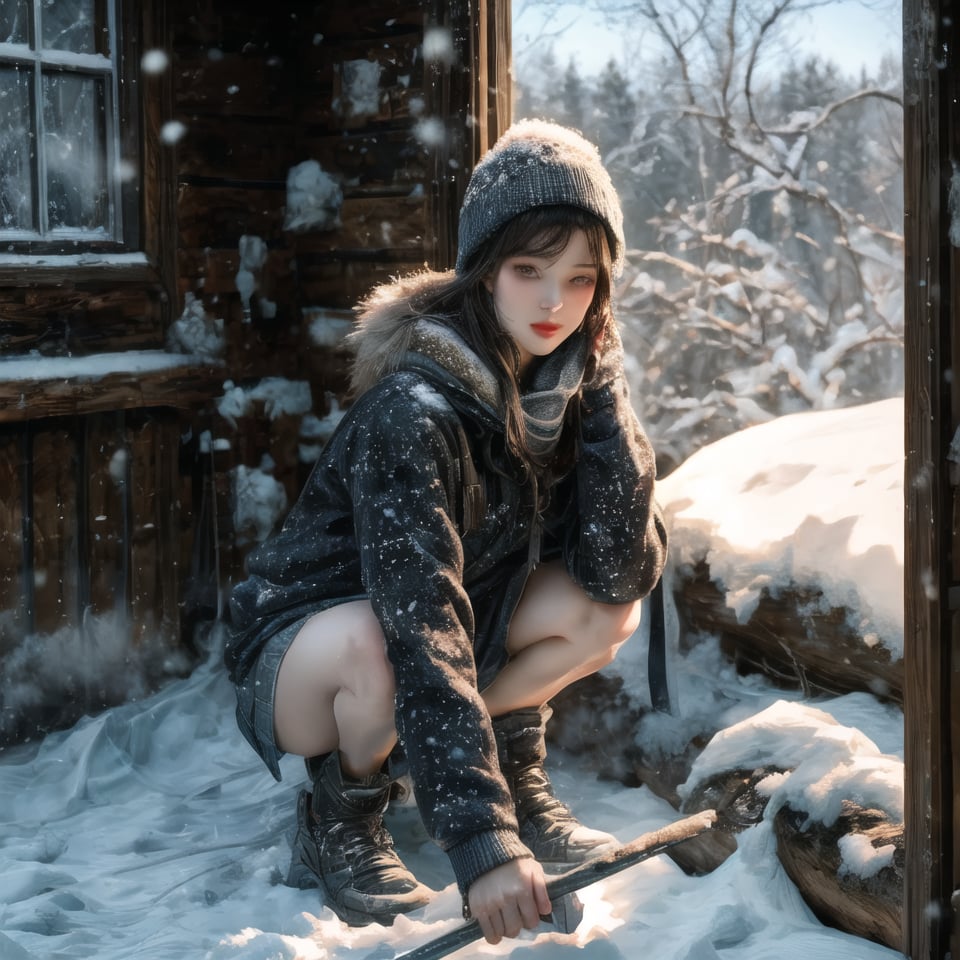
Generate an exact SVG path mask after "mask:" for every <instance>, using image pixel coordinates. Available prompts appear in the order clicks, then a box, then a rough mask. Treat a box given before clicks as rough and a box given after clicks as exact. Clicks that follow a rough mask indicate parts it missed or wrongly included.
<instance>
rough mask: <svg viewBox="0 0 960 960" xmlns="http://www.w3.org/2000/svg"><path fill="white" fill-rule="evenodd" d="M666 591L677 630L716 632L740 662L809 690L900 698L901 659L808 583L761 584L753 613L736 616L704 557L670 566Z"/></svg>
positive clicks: (747, 668)
mask: <svg viewBox="0 0 960 960" xmlns="http://www.w3.org/2000/svg"><path fill="white" fill-rule="evenodd" d="M674 597H675V600H676V605H677V610H678V612H679V614H680V618H681V622H682V626H681V630H682V631H703V632H707V633H715V634H718V635H719V636H720V638H721V642H722V644H723V647H724V651H725V652H726V653H727V654H728V655H729V656H730V657H731V658H732V659H733V660H734V662H735V663H736V664H737V666H738V667H739V668H740V669H741V670H744V671H759V672H761V673H763V674H764V675H765V676H767V677H769V678H770V679H772V680H774V681H776V682H778V683H780V684H783V685H784V686H787V687H791V688H794V689H801V690H803V691H804V692H805V693H806V694H809V695H816V694H822V693H826V694H834V695H837V694H844V693H854V692H857V691H865V692H868V693H872V694H874V695H875V696H877V697H880V698H881V699H885V700H892V701H894V702H895V703H899V704H902V703H903V660H902V659H900V658H897V659H894V658H892V657H891V655H890V651H889V650H888V649H887V648H886V647H883V646H882V645H879V644H876V645H874V646H870V645H869V644H867V643H865V642H864V640H863V638H862V637H861V636H860V635H859V634H858V633H857V632H856V631H855V630H854V629H853V628H852V627H851V626H850V618H849V611H848V610H847V609H846V608H844V607H831V608H829V609H827V610H824V609H823V604H822V603H821V595H820V594H818V593H817V592H816V591H814V590H810V589H800V588H798V587H796V586H794V587H788V588H786V589H784V588H782V587H781V588H780V589H779V590H778V593H777V596H772V595H771V594H770V592H769V591H768V590H767V589H764V590H763V591H762V592H761V595H760V599H759V601H758V603H757V607H756V609H755V610H754V612H753V614H752V615H751V616H750V618H749V619H748V620H747V622H746V623H740V622H739V621H738V619H737V615H736V612H735V611H734V610H733V609H731V608H730V607H729V606H727V603H726V598H725V596H724V593H723V591H722V590H721V589H720V587H719V586H718V585H717V584H716V583H715V582H714V581H713V580H712V579H711V576H710V567H709V565H708V564H707V562H706V561H700V562H699V563H698V564H697V565H696V566H695V567H694V568H693V569H690V568H689V567H688V568H685V569H682V570H678V571H677V574H676V577H675V583H674Z"/></svg>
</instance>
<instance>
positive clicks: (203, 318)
mask: <svg viewBox="0 0 960 960" xmlns="http://www.w3.org/2000/svg"><path fill="white" fill-rule="evenodd" d="M225 348H226V337H225V336H224V333H223V318H222V317H210V316H209V315H208V314H207V312H206V310H204V308H203V303H202V302H201V301H200V300H198V299H197V298H196V297H195V296H194V295H193V294H192V293H187V294H186V296H185V297H184V303H183V313H181V314H180V316H179V317H178V318H177V319H176V320H174V322H173V323H172V324H171V325H170V329H169V331H168V332H167V349H168V350H170V351H171V352H172V353H187V354H190V355H192V356H197V357H204V358H209V359H217V358H219V357H222V356H223V351H224V349H225Z"/></svg>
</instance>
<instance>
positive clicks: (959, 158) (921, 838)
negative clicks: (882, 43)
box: [903, 0, 960, 960]
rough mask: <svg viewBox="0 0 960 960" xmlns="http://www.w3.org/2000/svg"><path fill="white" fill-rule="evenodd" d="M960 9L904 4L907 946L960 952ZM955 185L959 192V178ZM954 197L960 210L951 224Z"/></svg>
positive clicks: (933, 0)
mask: <svg viewBox="0 0 960 960" xmlns="http://www.w3.org/2000/svg"><path fill="white" fill-rule="evenodd" d="M958 21H960V9H958V4H956V3H953V2H951V0H904V2H903V82H904V247H905V275H904V315H905V336H904V341H905V343H904V346H905V396H906V404H905V411H906V412H905V423H904V428H905V433H904V436H905V444H904V445H905V453H906V458H905V473H904V506H905V530H904V537H905V551H904V667H905V677H904V769H905V777H904V820H905V823H904V829H905V835H904V841H905V853H906V863H905V870H904V922H903V928H904V947H903V949H904V953H905V954H906V955H907V956H908V957H910V958H911V960H943V958H945V957H946V956H948V954H949V953H950V952H951V950H952V955H953V956H954V957H960V942H958V936H957V931H956V929H955V926H956V924H955V923H954V918H953V912H954V909H955V907H956V905H957V904H956V903H954V902H952V901H954V891H955V890H957V889H958V887H960V877H958V864H960V857H958V853H957V837H958V831H957V829H956V826H955V824H957V822H958V814H960V810H958V802H957V789H958V787H960V776H958V773H960V771H958V768H957V747H958V745H960V716H958V711H957V709H956V706H955V705H956V704H958V703H960V699H958V697H957V693H958V684H960V672H958V671H960V630H958V621H957V611H958V608H960V585H958V582H960V550H957V549H955V542H954V541H955V539H956V536H957V517H958V509H957V507H958V501H957V496H956V494H957V489H958V488H957V485H956V484H957V479H958V477H957V472H958V463H957V460H956V457H957V454H956V453H954V454H953V458H954V459H953V461H952V462H951V459H950V457H951V441H952V440H953V437H954V433H955V431H956V428H957V425H958V423H960V409H958V408H960V403H958V395H960V391H958V390H956V389H953V384H955V383H956V382H957V377H958V376H960V363H958V357H957V353H958V350H960V343H958V340H960V338H956V337H954V335H953V333H954V329H955V323H954V316H955V315H956V314H957V310H958V309H960V302H958V301H960V287H958V284H957V283H956V282H955V278H956V277H957V273H958V266H960V250H958V248H957V246H955V245H953V244H952V243H951V239H952V240H953V242H954V243H960V237H957V236H956V234H955V233H954V231H955V230H960V148H958V131H960V123H958V122H957V121H958V119H960V118H958V108H957V103H958V96H960V76H958V69H957V64H956V63H955V62H954V61H955V58H956V55H957V48H958V44H960V22H958ZM952 185H953V189H951V186H952ZM951 206H952V207H953V214H954V216H956V217H957V218H958V223H957V226H956V227H955V228H954V231H952V230H951V226H952V225H951Z"/></svg>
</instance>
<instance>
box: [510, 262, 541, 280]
mask: <svg viewBox="0 0 960 960" xmlns="http://www.w3.org/2000/svg"><path fill="white" fill-rule="evenodd" d="M513 269H514V272H515V273H519V274H520V276H521V277H534V276H536V274H537V271H536V270H535V269H534V268H533V267H531V266H530V264H529V263H517V264H514V267H513Z"/></svg>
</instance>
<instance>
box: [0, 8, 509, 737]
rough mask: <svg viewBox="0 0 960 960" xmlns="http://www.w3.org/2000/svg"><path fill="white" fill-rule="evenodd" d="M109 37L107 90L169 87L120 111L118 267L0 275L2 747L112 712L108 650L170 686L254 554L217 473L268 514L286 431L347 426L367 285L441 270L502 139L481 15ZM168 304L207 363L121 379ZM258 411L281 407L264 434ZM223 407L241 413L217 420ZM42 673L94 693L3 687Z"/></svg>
mask: <svg viewBox="0 0 960 960" xmlns="http://www.w3.org/2000/svg"><path fill="white" fill-rule="evenodd" d="M121 9H122V10H123V11H124V14H123V15H124V18H125V20H124V24H125V26H124V49H125V55H126V57H127V63H128V64H136V63H139V61H140V56H141V54H142V53H143V52H144V51H147V50H154V49H161V50H163V51H164V52H166V53H167V55H168V59H169V66H168V68H167V69H166V70H164V71H162V72H160V73H158V74H150V75H146V74H139V72H138V71H133V74H132V75H131V78H130V83H129V84H127V85H126V87H125V89H126V90H127V94H126V95H125V96H126V98H127V99H126V106H125V108H124V109H126V110H128V111H129V113H130V115H129V116H127V117H126V124H125V130H127V131H130V130H134V129H136V128H137V127H139V128H140V129H141V131H142V143H141V144H140V154H139V155H140V163H141V167H142V172H143V176H142V181H141V183H140V191H139V196H140V198H141V205H140V207H139V209H138V210H136V211H135V216H134V217H133V219H134V221H135V222H136V223H138V224H139V231H140V243H139V246H138V245H136V244H134V247H133V249H134V250H136V251H138V252H137V255H136V256H134V257H132V258H127V259H126V260H124V259H122V258H121V259H110V258H101V259H93V260H89V261H87V262H84V263H66V264H64V263H63V262H62V261H59V260H56V259H53V260H43V259H38V258H33V259H32V260H31V261H29V262H26V261H25V262H24V263H23V264H18V263H8V262H6V261H4V262H3V263H0V361H2V360H3V359H10V358H26V357H32V358H34V359H35V360H36V361H37V363H36V365H35V368H34V369H33V370H31V371H30V372H26V373H24V372H23V368H22V367H19V366H13V365H11V366H8V367H7V368H6V371H4V369H3V368H2V367H0V489H3V490H4V496H3V498H2V503H0V512H2V521H3V524H2V528H0V669H2V673H3V676H4V683H3V686H2V689H0V717H2V720H0V745H2V743H3V742H6V741H10V740H16V739H22V738H23V737H24V736H32V735H35V734H36V733H38V732H41V733H42V732H43V731H44V730H46V729H50V728H51V727H54V726H60V725H63V724H64V723H69V722H72V721H73V720H75V719H76V717H77V716H79V715H80V714H82V713H83V712H85V711H88V710H96V709H99V708H100V707H102V706H105V705H107V704H108V703H110V702H112V701H114V700H116V699H118V698H122V697H123V696H124V690H123V687H124V683H123V678H122V677H116V678H115V679H116V682H115V683H114V682H108V681H107V680H105V679H104V677H103V676H102V675H101V674H103V673H113V674H116V673H118V672H122V670H123V669H124V668H123V666H122V660H123V658H122V657H120V658H119V660H118V659H117V657H114V656H113V655H112V653H111V651H112V650H114V648H115V647H117V645H118V643H119V648H120V650H121V651H122V650H123V649H124V648H126V650H127V652H128V653H130V654H131V656H132V658H133V659H134V660H137V661H138V668H139V669H140V671H141V673H143V674H145V675H149V679H150V680H159V679H160V678H159V676H157V675H156V674H157V671H161V672H162V670H165V669H170V664H171V661H172V663H173V669H174V670H177V669H187V668H189V665H190V662H191V658H192V656H193V655H194V651H193V650H192V649H191V643H192V640H193V638H194V631H195V628H196V627H197V626H198V624H203V623H205V622H207V621H209V620H210V619H211V618H213V617H216V616H217V615H218V611H221V610H222V606H223V602H224V598H225V596H226V594H227V592H228V591H229V588H230V585H231V584H232V582H234V581H235V580H236V579H237V578H238V577H239V576H242V573H243V565H244V559H245V556H246V554H247V553H248V552H249V550H250V549H251V548H252V547H253V546H254V545H255V543H256V542H257V540H258V539H259V538H260V537H261V536H262V535H263V534H264V531H263V530H262V529H256V524H255V522H254V521H251V520H249V519H244V518H242V517H241V516H240V515H239V514H238V513H237V511H236V507H237V498H236V496H235V487H236V478H237V476H238V471H241V470H247V471H255V470H262V471H263V472H264V473H266V474H268V475H270V476H272V477H273V479H274V481H276V484H277V486H278V488H279V489H281V490H282V492H283V497H284V498H285V501H286V504H287V506H289V504H290V503H292V502H293V500H294V498H295V497H296V495H297V493H298V491H299V489H300V487H301V485H302V484H303V482H304V480H305V478H306V475H307V473H308V471H309V469H310V467H311V465H312V458H313V457H314V456H315V454H316V450H317V448H318V444H317V443H316V442H315V440H313V439H312V438H311V437H308V436H305V435H304V424H305V422H306V420H307V418H308V417H309V416H312V417H317V418H323V417H324V416H325V415H327V414H328V413H329V412H331V410H333V409H334V406H335V405H336V406H339V407H342V406H343V405H345V403H346V402H347V398H346V397H345V390H346V377H345V363H344V359H345V358H344V355H343V353H342V351H341V350H340V348H339V347H338V341H337V334H338V332H339V334H342V333H343V332H344V331H345V330H346V329H348V328H349V323H350V320H351V317H352V313H351V311H352V308H353V307H354V305H355V304H356V302H357V300H358V299H360V298H361V297H362V296H364V295H365V294H366V293H367V292H368V291H369V290H370V289H371V287H372V286H373V285H374V284H376V283H378V282H382V281H385V280H388V279H389V278H390V277H391V276H393V275H396V274H399V273H403V272H406V271H408V270H414V269H419V268H422V267H424V266H426V265H429V266H431V267H434V268H438V269H444V268H446V267H448V266H449V265H450V264H451V263H452V261H453V258H454V254H455V247H454V238H455V227H456V211H457V210H458V209H459V202H460V198H461V196H462V192H463V189H464V187H465V184H466V178H467V176H468V175H469V171H470V169H471V168H472V165H473V163H474V162H475V160H476V159H477V157H478V156H479V155H480V153H481V152H482V151H483V150H484V149H486V147H487V145H488V144H489V142H491V141H492V139H493V138H494V137H495V136H496V135H497V134H498V132H499V130H500V129H501V128H502V127H503V126H505V125H506V123H507V122H508V121H509V116H508V108H509V105H508V102H507V97H508V92H509V81H508V77H507V72H506V71H507V70H508V67H509V57H510V54H509V43H508V42H505V41H506V40H507V39H508V37H509V32H508V27H509V15H510V14H509V3H508V2H504V0H480V2H468V0H456V2H452V3H449V2H444V3H441V2H440V0H373V2H370V3H364V4H356V3H352V4H351V3H301V2H298V0H277V2H275V3H273V4H271V5H270V6H269V8H265V7H264V5H263V4H262V3H259V2H258V3H253V2H250V0H240V2H231V3H227V2H226V0H204V2H197V0H145V2H143V3H139V4H133V3H122V4H121ZM425 37H427V38H428V41H429V42H428V43H427V45H426V47H427V49H428V50H429V49H433V50H434V51H435V54H434V55H433V56H432V57H431V56H425V55H424V49H425V45H424V39H425ZM495 39H496V40H497V41H498V42H494V40H495ZM498 91H499V92H498ZM171 121H175V122H177V123H179V124H181V125H182V130H183V135H182V136H181V137H180V138H179V139H175V138H172V137H170V136H169V131H170V127H169V126H168V124H169V123H170V122H171ZM302 164H310V165H315V166H312V169H313V171H314V172H315V173H316V171H322V175H321V176H322V177H323V178H328V181H327V182H328V183H329V184H334V185H335V191H334V192H335V193H336V194H337V198H336V202H335V203H333V204H331V206H330V209H329V214H330V215H329V216H328V218H327V220H326V222H322V223H319V222H314V223H313V224H312V225H309V224H308V225H305V226H304V225H296V224H294V223H293V222H291V219H290V217H289V214H290V212H291V205H290V203H289V199H288V178H289V177H290V175H291V171H294V170H296V169H297V168H298V167H299V165H302ZM261 243H262V245H263V249H265V256H264V257H263V259H262V262H260V261H255V262H254V261H250V260H249V258H248V260H247V261H246V262H242V256H243V252H244V251H248V252H249V251H250V250H251V249H253V248H254V247H255V246H256V245H258V244H261ZM242 266H243V267H250V268H251V272H252V279H253V282H254V284H255V289H254V293H253V296H252V297H250V298H249V300H248V301H245V300H244V299H243V298H242V297H241V294H240V290H239V287H240V284H238V271H239V270H240V269H241V267H242ZM191 300H192V301H193V302H194V303H196V302H199V303H200V304H201V305H202V307H203V310H204V311H205V314H206V316H207V318H208V319H209V320H211V321H212V320H214V319H217V320H220V321H222V324H223V341H224V342H223V349H222V351H221V353H220V354H219V355H218V356H215V357H203V358H200V357H196V358H192V359H189V360H187V361H186V362H184V363H181V364H179V365H177V366H176V367H158V368H150V369H149V370H148V371H147V372H144V368H142V367H139V366H137V364H136V363H134V362H132V358H133V357H134V355H135V353H134V352H145V353H148V354H156V353H158V352H163V351H167V350H169V349H171V347H170V345H169V344H168V333H169V331H170V329H171V326H172V325H173V324H174V322H175V321H176V320H177V319H178V317H180V315H181V312H182V311H184V309H185V307H186V306H187V304H188V303H189V302H190V301H191ZM318 323H319V324H320V333H319V334H317V333H316V331H317V324H318ZM331 331H332V332H331ZM94 356H96V357H97V358H98V360H97V364H98V366H97V367H95V368H91V365H90V358H91V357H94ZM43 358H50V359H51V363H50V364H46V365H45V364H44V362H43ZM54 359H55V365H54V364H53V361H54ZM10 371H20V372H19V373H13V374H10ZM94 371H96V372H94ZM5 373H6V374H8V375H5ZM264 385H269V386H270V388H271V390H272V389H274V388H275V387H277V385H279V386H280V387H283V386H286V388H287V389H289V390H291V391H292V392H294V393H295V395H296V396H297V397H299V398H302V397H304V396H305V397H306V401H305V402H298V404H297V405H296V406H295V408H293V409H285V410H278V409H277V408H276V406H275V403H274V401H272V400H271V393H270V391H269V390H264V389H263V387H264ZM236 388H239V389H240V390H241V391H245V396H246V397H247V404H246V406H245V407H243V408H242V409H239V410H238V409H234V408H232V409H231V411H229V412H224V408H223V407H222V406H221V399H222V398H223V397H224V396H225V395H226V394H227V393H228V392H229V391H231V390H235V389H236ZM278 496H279V494H278ZM282 513H283V510H282V509H278V511H277V514H276V520H277V521H278V522H279V520H280V518H281V517H282ZM118 624H120V626H117V625H118ZM117 630H119V631H120V633H121V638H120V640H119V641H118V640H117V636H116V632H117ZM111 631H113V633H111ZM138 650H139V651H140V652H139V653H138ZM171 651H173V652H175V653H176V652H179V653H180V654H182V656H180V657H179V658H178V657H177V656H172V657H171V656H169V655H168V654H170V653H171ZM58 652H59V654H62V655H65V656H66V657H67V658H68V659H69V658H72V657H74V656H76V658H77V659H78V661H80V660H84V658H86V660H87V661H88V662H90V663H92V664H97V663H99V664H100V668H99V672H98V668H97V667H96V666H93V667H92V668H91V671H88V672H86V673H85V672H84V671H83V670H79V671H72V672H71V677H69V678H68V679H66V680H65V681H64V683H63V684H61V686H60V688H59V689H54V688H53V687H52V686H50V684H49V682H46V681H45V682H46V683H47V688H46V689H45V690H43V689H40V690H37V691H34V690H33V689H32V688H31V689H30V690H28V689H27V687H26V686H24V685H21V684H19V683H18V681H17V680H16V677H17V676H18V674H17V673H16V670H17V669H20V667H21V666H23V667H24V668H26V667H27V666H29V664H30V663H34V662H40V661H39V660H37V659H36V658H41V659H42V658H46V660H47V661H49V660H51V659H53V658H55V657H56V656H57V655H58ZM88 654H89V656H88ZM31 657H33V658H34V660H31ZM111 657H112V659H111ZM98 658H99V660H98ZM163 664H166V666H162V665H163ZM151 671H152V672H151ZM131 684H132V681H130V683H127V684H126V687H127V690H126V693H127V694H129V693H130V692H135V691H132V690H131ZM40 686H41V687H42V686H43V683H40Z"/></svg>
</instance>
